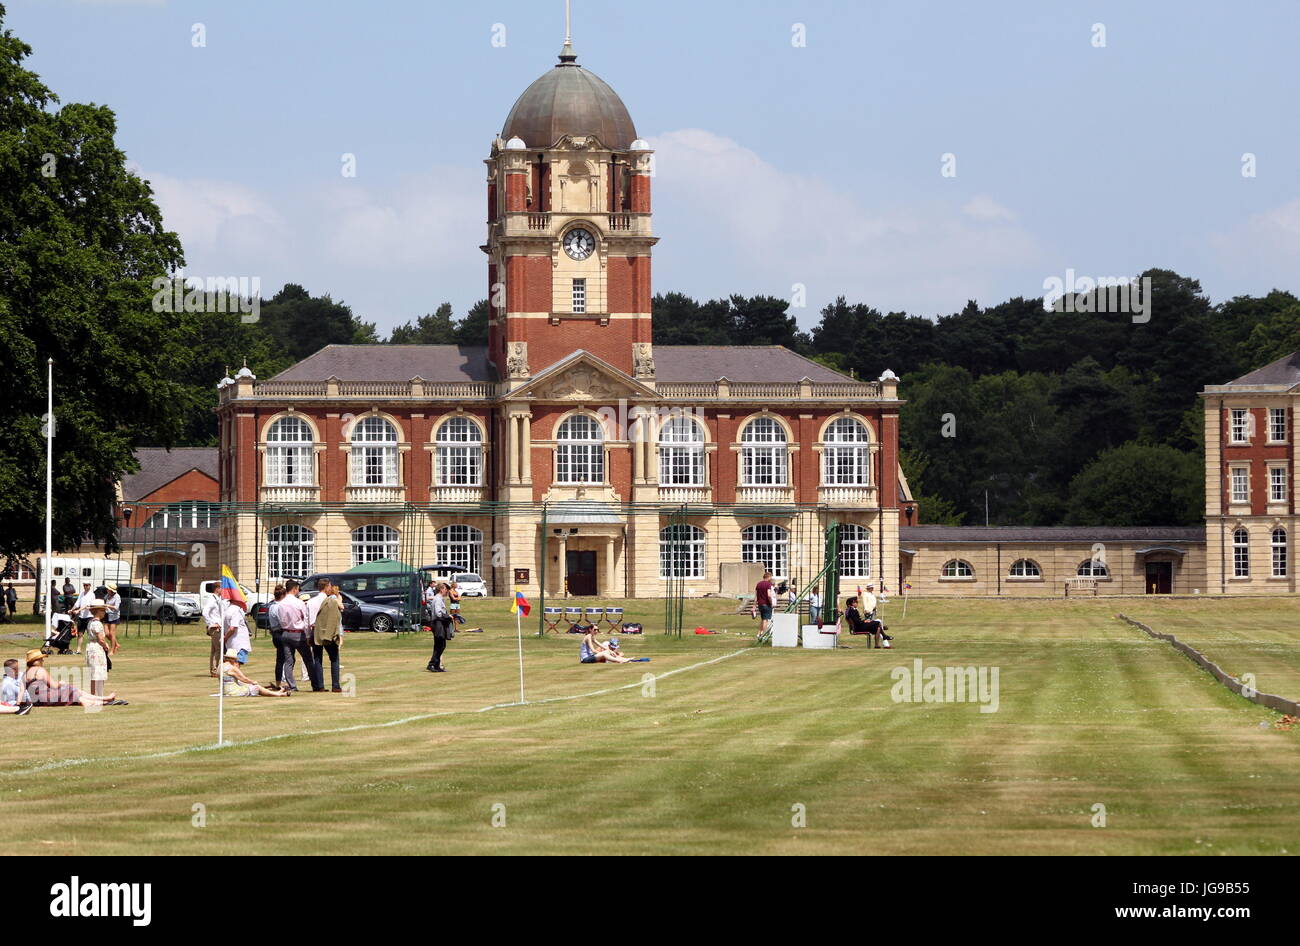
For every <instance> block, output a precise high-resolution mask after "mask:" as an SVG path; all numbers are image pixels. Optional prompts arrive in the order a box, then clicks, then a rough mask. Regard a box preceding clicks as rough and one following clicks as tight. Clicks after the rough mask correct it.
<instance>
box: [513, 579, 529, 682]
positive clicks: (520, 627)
mask: <svg viewBox="0 0 1300 946" xmlns="http://www.w3.org/2000/svg"><path fill="white" fill-rule="evenodd" d="M514 600H515V635H516V636H517V637H518V638H519V702H520V703H526V702H528V701H527V700H525V699H524V612H523V609H522V608H520V607H519V598H518V597H517V596H516V598H515V599H514Z"/></svg>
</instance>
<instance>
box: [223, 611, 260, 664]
mask: <svg viewBox="0 0 1300 946" xmlns="http://www.w3.org/2000/svg"><path fill="white" fill-rule="evenodd" d="M223 605H224V607H223V610H222V612H221V636H222V642H223V646H224V648H225V649H226V650H237V651H239V662H240V663H241V664H246V663H248V653H249V651H251V650H252V649H253V641H252V639H251V638H250V637H249V634H248V622H247V621H246V620H245V619H244V609H243V608H242V607H240V605H239V603H238V602H235V601H230V600H224V601H223Z"/></svg>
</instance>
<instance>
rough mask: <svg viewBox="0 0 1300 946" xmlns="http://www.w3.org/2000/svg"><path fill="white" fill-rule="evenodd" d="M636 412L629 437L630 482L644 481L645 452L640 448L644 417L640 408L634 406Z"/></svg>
mask: <svg viewBox="0 0 1300 946" xmlns="http://www.w3.org/2000/svg"><path fill="white" fill-rule="evenodd" d="M636 412H637V413H636V417H635V418H634V419H633V420H632V430H631V431H630V438H629V439H630V440H631V441H632V482H634V483H644V482H645V453H644V451H643V450H642V448H643V447H644V444H643V443H642V440H643V439H644V436H645V417H644V416H642V414H641V409H640V408H636Z"/></svg>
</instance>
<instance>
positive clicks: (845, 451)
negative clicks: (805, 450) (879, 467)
mask: <svg viewBox="0 0 1300 946" xmlns="http://www.w3.org/2000/svg"><path fill="white" fill-rule="evenodd" d="M870 444H871V435H870V433H869V432H868V431H867V427H866V425H865V424H863V423H862V421H860V420H858V419H857V418H855V417H837V418H836V419H835V420H833V421H832V422H831V423H830V426H828V427H827V428H826V434H825V440H824V441H823V444H822V482H823V483H824V484H825V485H827V486H870V485H871V446H870Z"/></svg>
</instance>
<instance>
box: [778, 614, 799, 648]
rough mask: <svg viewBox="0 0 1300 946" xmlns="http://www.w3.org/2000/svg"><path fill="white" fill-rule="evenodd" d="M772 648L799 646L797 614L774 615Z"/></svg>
mask: <svg viewBox="0 0 1300 946" xmlns="http://www.w3.org/2000/svg"><path fill="white" fill-rule="evenodd" d="M772 646H773V647H798V646H799V615H797V614H774V615H772Z"/></svg>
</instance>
